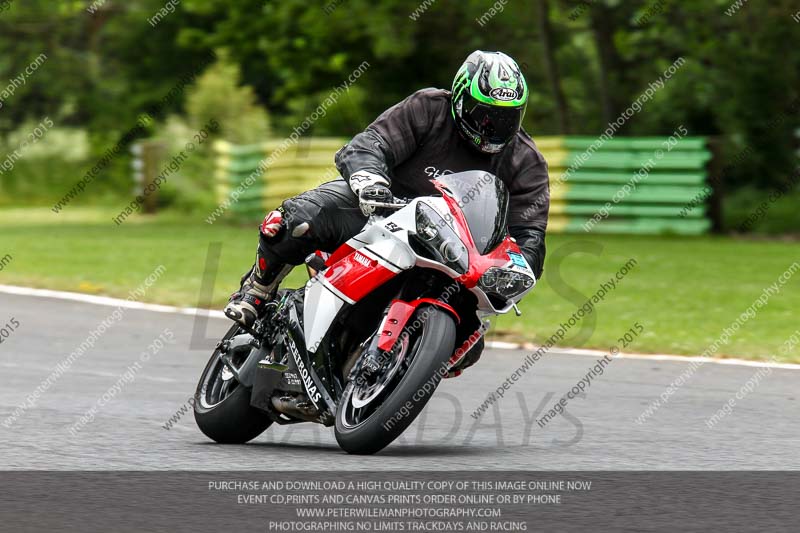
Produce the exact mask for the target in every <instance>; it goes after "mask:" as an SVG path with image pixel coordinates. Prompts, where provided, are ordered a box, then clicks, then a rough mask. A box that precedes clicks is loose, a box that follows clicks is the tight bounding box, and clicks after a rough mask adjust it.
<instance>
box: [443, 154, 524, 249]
mask: <svg viewBox="0 0 800 533" xmlns="http://www.w3.org/2000/svg"><path fill="white" fill-rule="evenodd" d="M436 179H437V181H439V182H440V183H442V184H443V185H444V186H445V187H447V189H448V190H449V191H450V192H451V193H452V195H453V197H454V198H455V199H456V200H457V201H458V203H459V205H460V206H461V210H462V211H463V212H464V218H466V219H467V225H468V226H469V231H470V233H471V234H472V239H473V240H474V241H475V246H476V248H477V249H478V252H479V253H480V254H481V255H485V254H487V253H489V252H491V251H492V250H494V249H495V248H497V246H498V245H499V244H500V243H501V242H502V241H503V239H504V238H505V236H506V232H507V231H508V230H507V226H508V201H509V196H508V189H506V186H505V184H504V183H503V182H502V181H500V180H499V179H497V178H496V177H495V176H493V175H492V174H490V173H488V172H483V171H479V170H471V171H469V172H459V173H457V174H446V175H444V176H439V177H438V178H436Z"/></svg>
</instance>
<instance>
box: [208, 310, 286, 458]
mask: <svg viewBox="0 0 800 533" xmlns="http://www.w3.org/2000/svg"><path fill="white" fill-rule="evenodd" d="M241 333H244V330H242V329H241V328H240V327H239V326H238V325H236V324H235V325H233V327H231V329H230V330H229V331H228V333H227V334H226V335H225V337H223V340H228V339H230V338H232V337H234V336H235V335H238V334H241ZM220 355H221V354H220V350H219V348H217V349H216V350H214V353H213V354H212V355H211V359H210V360H209V361H208V364H207V365H206V368H205V370H203V374H202V375H201V376H200V382H199V383H198V384H197V390H196V391H195V396H194V399H195V402H194V419H195V421H196V422H197V427H199V428H200V431H202V432H203V434H205V435H206V436H207V437H208V438H210V439H211V440H213V441H216V442H218V443H220V444H244V443H245V442H248V441H250V440H253V439H254V438H256V437H258V436H259V435H260V434H261V433H263V432H264V430H266V429H267V428H268V427H269V426H270V425H271V424H272V420H270V418H269V417H268V416H267V415H266V413H264V412H263V411H260V410H258V409H256V408H255V407H252V406H251V405H250V395H251V393H252V389H251V388H249V387H245V386H244V385H242V384H241V383H239V382H238V381H236V378H235V377H233V376H232V374H231V373H230V371H229V370H227V368H226V367H225V364H224V363H223V361H222V359H221V357H220ZM246 357H247V353H245V354H244V355H243V356H238V357H236V358H234V360H233V363H234V364H241V363H242V362H244V358H246ZM236 359H240V360H236Z"/></svg>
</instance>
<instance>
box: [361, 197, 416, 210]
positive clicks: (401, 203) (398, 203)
mask: <svg viewBox="0 0 800 533" xmlns="http://www.w3.org/2000/svg"><path fill="white" fill-rule="evenodd" d="M394 200H395V201H394V202H378V201H375V200H361V203H362V204H364V205H370V206H372V207H380V208H382V209H402V208H404V207H405V206H407V205H408V203H409V200H407V199H405V198H397V197H395V199H394Z"/></svg>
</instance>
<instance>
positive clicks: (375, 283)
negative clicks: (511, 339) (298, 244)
mask: <svg viewBox="0 0 800 533" xmlns="http://www.w3.org/2000/svg"><path fill="white" fill-rule="evenodd" d="M440 190H441V191H442V193H443V196H442V197H421V198H416V199H414V200H412V201H411V202H409V204H408V205H407V206H405V207H403V208H402V209H400V210H399V211H396V212H395V213H393V214H392V215H391V216H389V217H386V218H377V217H373V218H371V219H370V221H369V222H368V223H367V225H366V226H365V227H364V229H363V231H362V232H361V233H359V234H358V235H356V236H355V237H353V238H352V239H350V240H349V241H347V242H346V243H345V244H343V245H342V246H341V247H340V248H339V249H338V250H336V251H335V252H334V253H333V254H332V255H331V256H330V257H329V258H328V259H327V261H326V265H328V268H327V269H325V270H324V271H322V272H319V273H317V275H316V276H315V277H313V278H311V279H310V280H309V281H308V283H307V284H306V287H305V300H304V309H303V312H304V318H305V321H304V334H305V341H306V346H307V347H308V350H309V352H311V353H313V352H316V351H317V349H318V348H319V345H320V342H321V341H322V339H323V338H324V337H325V335H326V333H327V332H328V330H329V328H330V326H331V324H332V323H333V320H334V319H335V318H336V316H337V315H338V313H339V312H340V311H341V310H342V308H343V307H344V306H345V305H353V304H355V303H356V302H358V301H359V300H361V299H362V298H364V297H365V296H366V295H368V294H369V293H370V292H372V291H373V290H375V289H376V288H377V287H379V286H381V285H383V284H384V283H386V282H387V281H389V280H390V279H391V278H393V277H394V276H397V275H398V274H399V273H401V272H403V271H404V270H408V269H410V268H413V267H415V266H419V267H423V268H428V269H434V270H439V271H441V272H443V273H445V274H446V275H448V276H449V277H451V278H453V279H454V280H456V281H458V282H459V283H461V284H463V285H464V286H465V287H466V288H467V289H469V290H470V291H471V292H473V293H474V294H475V295H476V297H477V299H478V315H479V318H482V317H483V316H486V315H489V314H497V313H505V312H508V311H509V310H510V308H511V307H512V306H513V303H514V302H509V303H508V305H507V306H505V307H503V308H501V309H497V308H495V307H494V306H493V305H492V303H491V301H490V300H489V298H488V297H487V295H486V293H484V291H483V290H482V289H481V288H480V286H479V284H478V281H479V279H480V278H481V276H482V275H483V274H484V273H485V272H486V271H487V270H488V269H489V268H491V267H499V268H509V267H511V266H512V265H511V264H512V261H511V259H510V257H509V255H508V252H515V253H517V254H519V252H520V250H519V247H518V246H517V245H516V243H515V242H514V241H513V239H511V238H510V237H506V239H505V240H504V241H503V242H502V244H501V245H500V246H497V247H496V248H495V249H494V250H493V251H492V252H490V253H488V254H485V255H481V254H480V253H478V250H477V247H476V246H475V243H474V242H473V239H472V236H471V234H470V231H469V229H468V225H467V222H466V220H465V218H464V215H463V213H462V211H461V209H460V208H459V206H458V202H457V201H456V200H455V199H454V198H452V197H451V196H449V195H448V194H447V190H446V189H444V188H440ZM419 202H424V203H425V204H427V205H428V206H430V207H431V208H433V209H434V210H435V211H436V212H437V213H439V215H441V216H442V217H443V219H445V220H450V221H452V226H451V227H452V228H453V229H454V231H455V232H456V233H457V234H458V236H459V237H460V239H461V241H462V242H463V243H464V245H465V246H466V248H467V252H468V254H469V269H468V270H467V272H466V273H464V274H459V273H458V272H456V271H454V270H452V269H451V268H449V267H448V266H446V265H444V264H442V263H439V262H436V261H434V260H431V259H428V258H426V257H422V256H420V255H418V254H417V253H415V251H414V250H413V248H412V247H411V245H410V244H409V233H415V232H416V231H417V225H416V224H417V222H416V216H415V213H416V210H417V204H418V203H419ZM526 267H527V265H526ZM515 268H520V267H519V266H517V267H515ZM523 270H527V273H528V274H529V275H530V277H531V278H533V280H534V283H535V277H534V276H533V272H532V271H531V270H530V267H527V268H525V267H523ZM531 288H532V286H531ZM526 292H527V291H526ZM523 295H524V294H521V295H520V296H519V297H518V298H515V300H514V301H519V300H520V299H521V298H522V296H523ZM422 303H429V304H432V305H437V306H439V307H441V308H444V309H447V310H448V311H450V312H451V313H452V314H454V315H455V316H456V318H458V316H457V314H456V312H455V310H453V309H452V308H451V307H450V306H449V305H447V303H446V302H441V301H430V302H426V301H422V300H418V301H414V302H401V301H397V300H396V301H394V302H393V303H392V306H391V308H390V311H389V313H388V314H387V316H386V317H384V321H383V324H382V326H381V329H380V330H381V332H382V333H383V334H384V335H383V337H384V338H382V339H381V342H380V347H381V348H382V349H388V348H386V347H387V346H388V347H391V344H392V342H394V339H396V338H397V335H399V333H400V331H401V330H402V328H403V327H404V326H405V324H406V322H407V320H408V319H409V317H410V316H411V314H412V313H413V311H414V309H415V308H416V307H417V306H418V305H420V304H422ZM484 331H485V326H482V327H481V329H480V330H479V331H478V332H476V334H475V335H472V336H470V338H469V339H467V341H466V342H465V344H464V346H462V347H460V349H459V350H457V351H456V354H454V359H451V363H452V364H455V363H456V362H457V361H458V359H460V357H457V356H459V354H460V355H461V356H463V354H464V353H466V351H467V350H468V349H469V347H471V346H472V345H473V344H474V343H475V342H477V340H478V339H479V338H480V336H481V335H482V334H483V332H484ZM451 366H452V365H451Z"/></svg>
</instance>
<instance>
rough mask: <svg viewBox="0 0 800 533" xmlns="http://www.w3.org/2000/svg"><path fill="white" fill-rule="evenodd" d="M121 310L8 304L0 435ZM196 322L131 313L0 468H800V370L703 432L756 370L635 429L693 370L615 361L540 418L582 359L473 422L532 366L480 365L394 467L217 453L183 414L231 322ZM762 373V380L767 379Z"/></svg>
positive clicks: (254, 448)
mask: <svg viewBox="0 0 800 533" xmlns="http://www.w3.org/2000/svg"><path fill="white" fill-rule="evenodd" d="M113 310H114V308H113V307H108V306H102V305H93V304H89V303H83V302H76V301H68V300H59V299H51V298H41V297H31V296H19V295H9V294H0V325H2V324H5V323H6V322H7V319H9V318H10V317H12V316H13V317H14V318H15V319H16V320H17V321H18V322H19V324H20V325H19V327H18V329H17V330H16V331H14V332H13V333H12V334H11V335H10V337H9V338H7V339H5V340H4V341H3V342H2V344H0V376H2V378H3V379H2V386H0V422H2V421H7V420H8V418H7V417H9V416H10V415H11V414H12V412H13V411H14V409H15V408H16V407H17V406H18V405H19V404H20V403H22V402H23V401H24V399H25V398H26V397H27V396H28V395H29V394H31V393H32V392H33V391H34V390H35V389H36V387H37V386H38V385H39V384H40V383H41V382H42V381H43V380H45V379H46V378H47V376H48V375H49V374H50V372H52V370H53V369H54V368H55V366H56V365H57V364H58V363H59V362H61V361H63V360H64V359H65V358H66V357H67V355H68V354H69V353H70V352H72V351H73V350H75V349H76V348H77V347H78V346H79V345H80V344H81V342H82V341H84V340H85V339H86V338H87V336H88V334H89V332H90V331H92V330H93V329H95V328H96V327H97V325H98V324H99V323H100V322H102V321H103V320H104V319H105V318H107V317H108V316H109V315H110V314H111V313H112V312H113ZM194 321H195V318H194V317H192V316H188V315H180V314H171V313H158V312H152V311H144V310H134V309H127V310H125V313H124V316H123V318H122V320H121V321H119V322H118V323H116V324H114V325H113V326H112V327H111V328H109V329H108V330H107V331H106V332H105V334H104V335H102V336H101V337H100V338H99V340H98V341H97V343H96V344H95V346H94V348H92V349H90V350H88V351H87V352H86V353H85V354H84V355H83V356H82V357H80V358H79V359H78V360H77V361H75V362H74V364H73V365H72V366H71V367H70V368H69V370H68V371H67V372H66V373H64V374H63V375H62V376H61V377H60V378H59V379H58V380H57V381H56V382H55V383H54V384H53V385H52V386H51V387H50V388H49V390H47V391H45V392H44V393H43V394H42V395H41V396H40V398H39V399H38V401H37V402H36V405H35V407H33V408H30V409H27V410H26V411H25V412H23V413H22V414H21V415H20V416H19V418H18V419H16V420H15V421H13V423H11V424H10V426H9V427H4V426H3V425H2V424H0V469H2V470H9V469H12V470H13V469H25V470H29V469H40V470H270V469H276V470H317V469H319V470H384V469H385V470H439V469H446V470H465V469H466V470H482V469H488V470H495V469H496V470H659V469H665V470H666V469H669V470H690V469H704V470H742V469H758V470H761V469H764V470H767V469H770V470H786V469H798V467H800V456H799V455H798V454H797V449H798V446H800V425H798V424H797V423H796V422H797V420H798V419H800V402H798V395H800V390H799V389H798V386H797V385H798V378H799V377H800V372H798V371H797V370H784V369H771V370H770V372H769V374H768V375H766V376H764V377H763V378H761V382H760V384H759V385H758V386H757V387H755V390H753V392H751V393H749V394H747V395H746V397H744V398H743V399H741V400H737V401H736V406H735V407H734V409H733V410H732V412H731V414H730V415H727V416H725V417H724V418H723V419H722V420H720V422H719V423H717V425H716V426H714V427H713V428H711V429H709V428H707V427H706V424H705V421H706V420H707V419H708V418H709V417H710V416H712V415H713V414H714V413H715V412H716V411H717V410H718V409H721V408H722V406H723V404H725V403H726V402H728V401H729V400H730V399H731V398H735V394H736V393H737V391H739V390H740V388H741V387H742V386H743V385H745V383H746V382H747V381H748V380H750V379H751V378H752V377H753V375H754V374H755V373H756V372H757V371H759V369H758V368H754V367H748V366H732V365H718V364H706V365H703V366H702V367H700V368H699V369H697V371H696V373H695V374H694V375H693V376H692V377H691V379H689V380H688V382H687V383H686V384H685V385H683V386H682V387H681V388H680V389H679V390H678V391H677V392H676V393H675V394H674V395H673V396H672V397H671V398H670V400H669V403H668V404H667V405H666V406H664V407H661V408H660V409H659V410H658V411H657V412H656V413H655V414H654V415H653V416H652V417H651V418H649V419H648V420H647V421H645V422H644V423H642V424H638V423H637V422H636V418H637V417H638V416H639V415H640V414H641V413H642V411H643V410H644V409H645V408H646V407H647V405H648V404H650V402H651V401H653V400H654V399H656V398H658V397H659V395H661V394H662V393H663V392H664V391H665V389H666V387H667V386H668V385H669V384H670V383H671V382H672V381H673V380H674V379H675V378H676V377H678V376H679V375H680V374H681V373H682V372H684V371H685V370H686V369H687V368H688V366H689V363H685V362H675V361H654V360H635V359H616V360H613V362H611V363H610V364H609V365H608V366H606V368H605V373H604V374H603V375H602V376H600V377H598V378H596V379H595V380H594V381H593V382H592V384H591V386H590V387H589V388H588V389H587V391H586V395H585V397H584V398H576V399H573V400H570V402H569V404H568V405H567V414H566V416H558V417H557V418H555V419H554V420H552V421H551V422H550V423H549V424H547V425H546V426H545V427H543V428H541V427H539V426H538V424H537V423H536V422H535V421H534V417H541V416H542V415H543V414H544V412H545V411H546V410H547V409H549V408H550V406H551V405H552V404H553V403H555V402H556V401H557V400H558V398H560V397H561V396H562V395H564V394H565V393H566V392H567V391H569V390H570V389H571V388H572V387H573V386H574V385H575V384H576V383H577V382H578V381H579V380H580V379H581V377H583V376H584V375H586V373H587V372H588V371H589V369H590V368H591V367H592V366H593V365H594V364H595V361H594V360H593V359H592V358H591V357H587V356H585V355H570V354H566V355H564V354H548V355H546V356H545V357H544V358H543V359H542V360H540V361H539V362H538V363H536V365H535V366H534V367H533V368H532V369H531V370H529V371H528V373H527V374H526V375H525V376H524V377H523V378H522V379H521V380H520V381H518V382H517V383H515V384H514V385H513V386H512V387H511V389H510V390H509V391H507V392H506V394H505V398H504V399H502V400H501V401H500V402H499V403H498V404H497V405H496V408H494V409H489V411H488V412H487V413H486V414H485V415H484V416H483V417H481V418H480V419H479V420H475V419H474V418H473V417H472V416H471V413H473V411H474V410H475V409H476V408H477V407H478V406H479V405H480V404H481V402H483V400H484V399H485V398H486V396H487V395H488V394H489V393H491V392H492V391H493V390H495V389H496V388H497V387H498V385H500V384H501V383H502V381H503V380H504V379H506V377H507V376H508V374H509V373H510V372H512V371H513V370H514V369H515V368H516V367H517V366H518V365H519V363H520V362H521V361H522V359H523V358H524V356H525V355H527V354H526V352H523V351H518V350H488V351H487V352H486V353H485V354H484V356H483V359H482V360H481V362H480V363H479V365H478V366H476V367H473V368H471V369H469V370H468V371H467V372H465V374H464V375H462V376H461V377H459V378H456V379H449V380H446V381H445V382H444V383H443V385H442V386H440V388H439V390H438V391H437V395H436V396H435V397H434V399H433V400H432V402H431V403H430V404H429V406H428V408H427V409H426V411H425V412H424V413H423V415H422V416H421V417H420V418H419V419H418V420H417V421H416V422H415V423H414V425H412V426H411V428H409V430H407V432H406V434H405V435H404V436H403V437H402V438H401V439H400V440H398V441H395V443H393V444H392V445H391V446H389V447H388V448H386V449H385V450H384V451H383V452H382V453H380V454H378V455H376V456H372V457H355V456H349V455H347V454H345V453H343V452H342V451H341V450H340V449H339V448H338V446H337V444H336V441H335V438H334V436H333V430H332V428H325V427H322V426H320V425H317V424H300V425H296V426H290V427H276V426H273V427H272V428H270V429H269V430H268V431H267V432H266V433H265V434H263V435H262V436H261V437H259V438H258V439H256V440H255V441H253V442H252V443H250V444H248V445H242V446H221V445H216V444H213V443H211V442H210V441H209V440H208V439H206V438H205V437H204V436H203V435H202V434H201V433H200V431H199V430H198V429H197V427H196V426H195V424H194V418H193V416H192V414H191V413H190V412H187V413H186V414H185V415H184V416H183V417H182V418H181V419H180V420H179V421H178V422H177V424H175V425H174V426H173V427H172V428H171V429H169V430H167V429H165V428H164V424H165V423H167V421H168V420H169V419H170V418H171V417H173V415H175V414H176V412H178V411H179V410H180V409H181V407H182V406H184V405H186V401H187V399H188V398H189V397H190V396H191V395H192V393H193V391H194V387H195V384H196V381H197V379H198V377H199V374H200V372H201V371H202V369H203V366H204V364H205V363H206V361H207V359H208V356H209V354H210V350H211V348H212V347H213V345H214V341H215V339H216V338H218V337H219V336H221V335H222V333H224V331H225V330H226V329H227V328H228V325H229V324H228V322H227V321H225V320H221V319H215V318H212V319H209V320H208V330H207V333H206V337H207V339H206V340H205V341H201V340H198V341H195V343H194V344H195V348H191V347H190V346H191V345H192V342H191V339H192V335H193V329H194ZM165 329H169V330H170V331H171V332H173V333H174V343H172V344H169V345H167V346H166V347H165V348H164V349H162V350H161V351H160V352H159V353H157V354H156V355H154V356H152V358H151V359H150V360H149V361H148V362H146V363H142V364H141V369H140V370H138V371H137V372H136V375H135V379H134V380H133V381H132V382H131V383H129V384H124V386H122V388H121V390H120V391H119V392H118V393H117V394H116V396H114V397H113V399H111V401H110V402H108V403H107V404H106V405H104V406H103V407H101V408H99V409H98V411H97V415H96V418H95V419H94V420H93V421H92V422H91V423H88V424H86V425H85V426H84V427H83V428H81V429H80V431H78V432H77V433H76V434H75V435H73V434H71V432H70V431H69V430H70V428H71V427H73V428H74V427H75V426H74V424H76V423H77V422H78V421H79V420H80V417H81V416H82V415H83V414H84V413H86V412H87V411H88V410H89V409H91V408H92V406H94V405H96V402H97V401H98V399H99V398H101V397H102V396H103V394H104V393H106V392H107V391H109V389H110V388H111V387H113V386H114V384H115V383H117V382H118V379H119V377H120V375H121V374H122V373H124V372H125V371H126V369H127V368H129V367H130V366H131V365H132V364H133V363H134V362H135V361H137V360H139V356H140V353H141V352H142V351H143V350H146V349H147V346H148V345H149V344H150V343H151V342H153V340H154V339H155V338H157V337H158V336H159V335H160V334H162V332H164V330H165ZM761 372H762V373H763V372H764V370H763V369H761Z"/></svg>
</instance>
